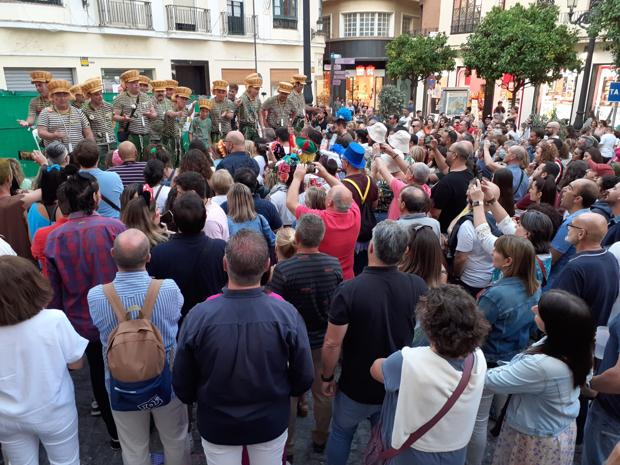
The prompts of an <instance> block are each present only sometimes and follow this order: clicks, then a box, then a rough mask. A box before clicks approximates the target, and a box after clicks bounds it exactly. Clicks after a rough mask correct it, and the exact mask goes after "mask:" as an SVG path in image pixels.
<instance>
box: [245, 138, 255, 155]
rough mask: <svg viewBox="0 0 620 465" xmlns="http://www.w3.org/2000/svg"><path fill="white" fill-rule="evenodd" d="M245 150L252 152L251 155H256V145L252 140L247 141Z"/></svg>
mask: <svg viewBox="0 0 620 465" xmlns="http://www.w3.org/2000/svg"><path fill="white" fill-rule="evenodd" d="M245 151H246V152H248V153H249V154H250V156H251V157H253V156H254V155H256V145H254V142H252V141H251V140H246V141H245Z"/></svg>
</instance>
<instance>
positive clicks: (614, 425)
mask: <svg viewBox="0 0 620 465" xmlns="http://www.w3.org/2000/svg"><path fill="white" fill-rule="evenodd" d="M618 442H620V421H618V420H617V419H616V418H614V417H612V416H611V415H610V414H608V413H607V412H606V411H605V409H604V408H603V407H601V405H600V404H599V403H598V402H597V401H596V400H595V401H594V402H592V404H590V410H589V411H588V418H587V419H586V427H585V431H584V436H583V449H582V451H581V464H582V465H603V464H604V463H605V461H606V460H607V457H609V454H611V451H612V450H613V448H614V447H615V445H616V444H617V443H618Z"/></svg>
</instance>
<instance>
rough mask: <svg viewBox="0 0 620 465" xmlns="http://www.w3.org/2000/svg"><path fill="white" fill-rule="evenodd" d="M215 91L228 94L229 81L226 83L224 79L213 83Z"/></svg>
mask: <svg viewBox="0 0 620 465" xmlns="http://www.w3.org/2000/svg"><path fill="white" fill-rule="evenodd" d="M213 90H214V91H216V90H223V91H226V92H228V81H224V80H223V79H219V80H217V81H213Z"/></svg>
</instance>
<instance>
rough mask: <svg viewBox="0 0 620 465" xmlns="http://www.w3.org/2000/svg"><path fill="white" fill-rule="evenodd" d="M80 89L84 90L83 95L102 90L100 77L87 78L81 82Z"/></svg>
mask: <svg viewBox="0 0 620 465" xmlns="http://www.w3.org/2000/svg"><path fill="white" fill-rule="evenodd" d="M82 90H83V91H84V95H89V94H93V93H95V92H99V91H102V90H103V82H102V81H101V78H98V77H94V78H90V79H87V80H86V81H84V82H83V83H82Z"/></svg>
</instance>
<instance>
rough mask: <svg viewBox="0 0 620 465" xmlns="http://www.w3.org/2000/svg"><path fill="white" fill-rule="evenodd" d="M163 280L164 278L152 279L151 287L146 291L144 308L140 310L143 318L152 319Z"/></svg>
mask: <svg viewBox="0 0 620 465" xmlns="http://www.w3.org/2000/svg"><path fill="white" fill-rule="evenodd" d="M163 282H164V281H163V280H162V279H151V284H149V288H148V290H147V291H146V296H145V297H144V303H143V304H142V309H141V310H140V313H141V315H142V318H144V319H145V320H150V319H151V315H152V314H153V307H155V302H157V296H158V295H159V289H160V288H161V285H162V283H163Z"/></svg>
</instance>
